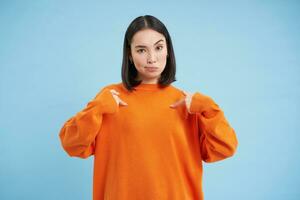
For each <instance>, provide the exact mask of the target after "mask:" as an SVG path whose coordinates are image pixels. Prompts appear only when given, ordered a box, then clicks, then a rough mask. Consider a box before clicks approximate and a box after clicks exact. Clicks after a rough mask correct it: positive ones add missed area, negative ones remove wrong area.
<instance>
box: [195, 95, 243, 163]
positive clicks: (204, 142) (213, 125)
mask: <svg viewBox="0 0 300 200" xmlns="http://www.w3.org/2000/svg"><path fill="white" fill-rule="evenodd" d="M190 106H191V107H190V111H191V112H192V113H196V116H197V122H198V129H199V133H200V148H201V156H202V160H203V161H205V162H208V163H210V162H216V161H219V160H223V159H225V158H228V157H231V156H232V155H233V154H234V153H235V152H236V149H237V146H238V141H237V137H236V133H235V130H234V129H233V128H232V127H231V126H230V124H229V123H228V121H227V120H226V118H225V116H224V112H223V111H222V110H221V109H220V107H219V106H218V104H216V103H215V102H214V101H213V99H212V98H210V97H209V96H206V95H203V94H201V93H199V92H196V93H194V95H193V97H192V101H191V105H190Z"/></svg>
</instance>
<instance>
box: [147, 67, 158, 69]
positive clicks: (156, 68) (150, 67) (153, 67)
mask: <svg viewBox="0 0 300 200" xmlns="http://www.w3.org/2000/svg"><path fill="white" fill-rule="evenodd" d="M145 68H147V69H158V67H145Z"/></svg>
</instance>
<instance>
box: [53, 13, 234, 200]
mask: <svg viewBox="0 0 300 200" xmlns="http://www.w3.org/2000/svg"><path fill="white" fill-rule="evenodd" d="M175 72H176V63H175V55H174V51H173V46H172V41H171V37H170V35H169V33H168V31H167V29H166V27H165V26H164V24H163V23H162V22H161V21H160V20H158V19H157V18H155V17H153V16H150V15H145V16H140V17H137V18H136V19H134V20H133V21H132V22H131V24H130V25H129V27H128V29H127V31H126V34H125V38H124V49H123V63H122V82H120V83H115V84H110V85H107V86H105V87H103V88H102V89H101V91H99V92H98V94H97V95H96V96H95V98H94V99H93V100H91V101H90V102H89V103H88V104H87V106H86V107H85V108H84V109H83V110H82V111H80V112H78V113H77V114H76V115H75V116H73V117H71V118H70V119H69V120H67V121H66V122H65V124H64V125H63V127H62V129H61V131H60V134H59V136H60V140H61V144H62V146H63V148H64V150H65V151H66V152H67V153H68V154H69V155H70V156H76V157H80V158H87V157H89V156H91V155H94V177H93V199H94V200H102V199H103V200H104V199H105V200H190V199H192V200H194V199H197V200H201V199H203V192H202V161H205V162H215V161H219V160H223V159H225V158H228V157H230V156H232V155H233V154H234V153H235V151H236V149H237V144H238V142H237V138H236V134H235V131H234V129H233V128H232V127H231V126H230V125H229V123H228V121H227V120H226V118H225V116H224V113H223V111H222V110H221V109H220V107H219V106H218V104H216V103H215V102H214V101H213V99H212V98H210V97H209V96H206V95H204V94H202V93H200V92H195V93H193V94H190V93H187V92H185V91H182V90H180V89H178V88H176V87H174V86H173V85H172V82H174V81H176V79H175Z"/></svg>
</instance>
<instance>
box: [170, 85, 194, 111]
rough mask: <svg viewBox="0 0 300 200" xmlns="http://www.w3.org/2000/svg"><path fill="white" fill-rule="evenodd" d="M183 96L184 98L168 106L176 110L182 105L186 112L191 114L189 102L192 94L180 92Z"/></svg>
mask: <svg viewBox="0 0 300 200" xmlns="http://www.w3.org/2000/svg"><path fill="white" fill-rule="evenodd" d="M182 92H183V93H184V94H185V97H184V98H183V99H181V100H179V101H177V102H175V103H173V104H171V105H170V107H171V108H176V107H178V106H181V105H184V106H186V108H187V111H188V112H189V113H190V114H191V112H190V108H191V102H192V97H193V94H191V93H189V92H186V91H184V90H183V91H182Z"/></svg>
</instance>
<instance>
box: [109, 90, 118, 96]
mask: <svg viewBox="0 0 300 200" xmlns="http://www.w3.org/2000/svg"><path fill="white" fill-rule="evenodd" d="M110 91H111V93H113V94H116V95H119V94H120V93H119V92H117V91H116V90H114V89H112V90H110Z"/></svg>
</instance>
